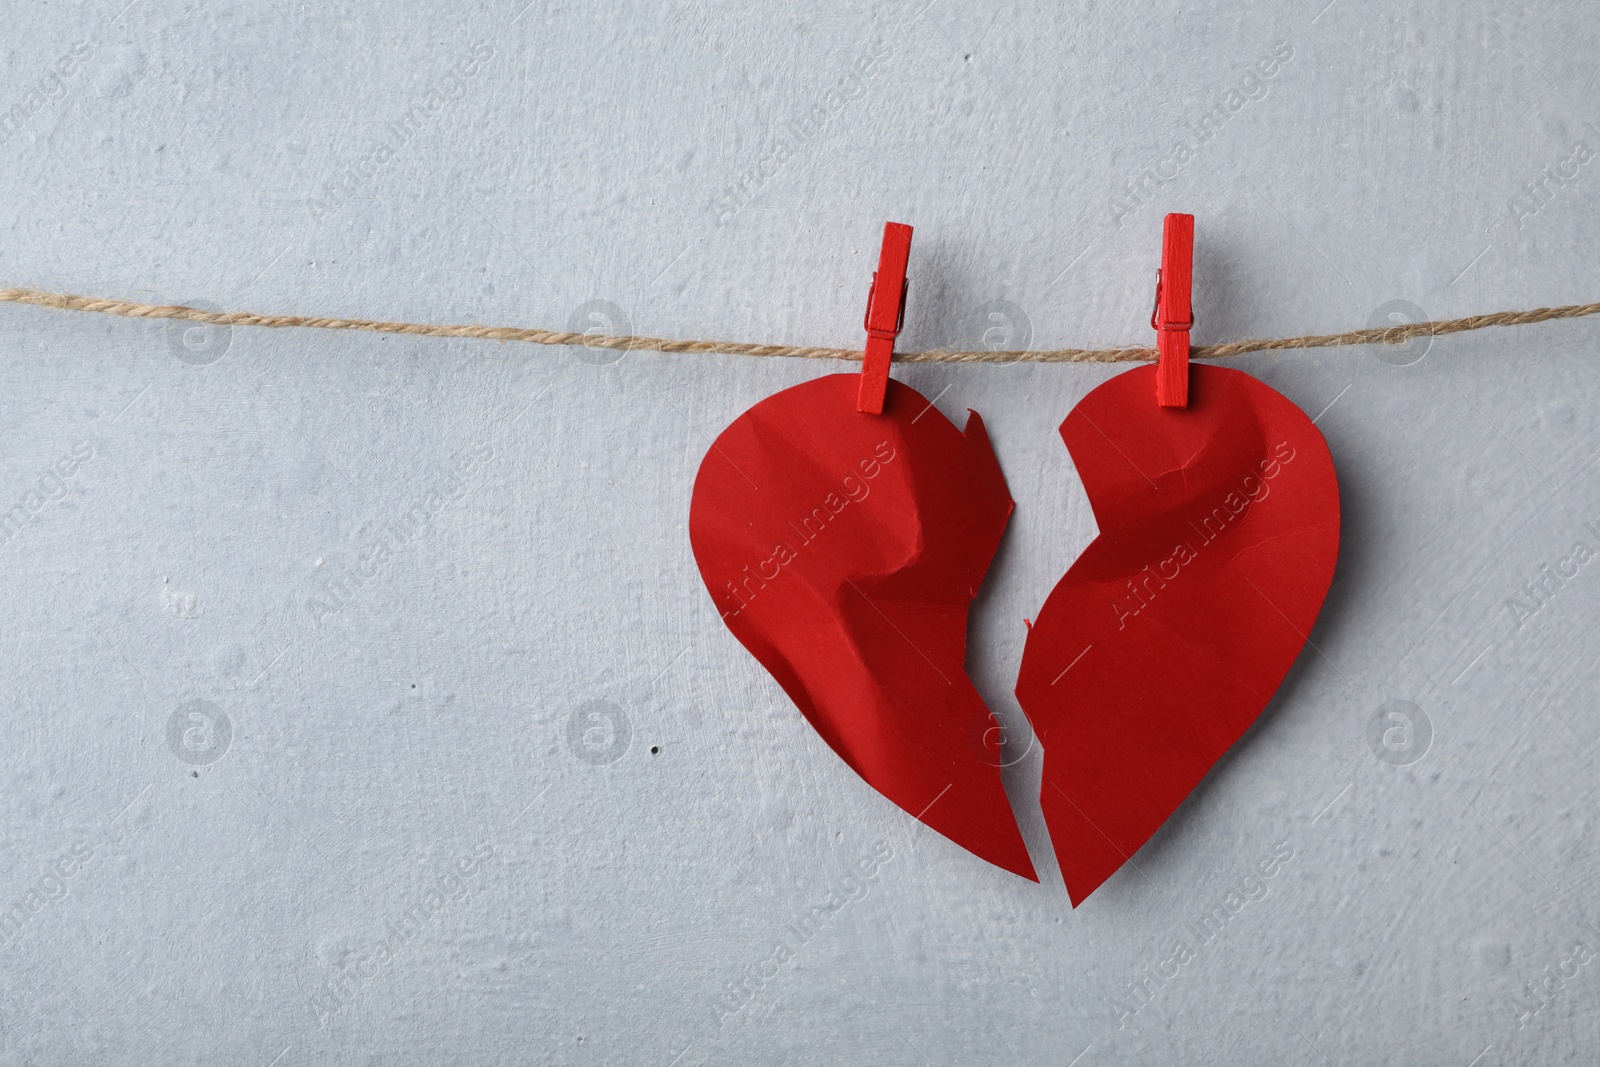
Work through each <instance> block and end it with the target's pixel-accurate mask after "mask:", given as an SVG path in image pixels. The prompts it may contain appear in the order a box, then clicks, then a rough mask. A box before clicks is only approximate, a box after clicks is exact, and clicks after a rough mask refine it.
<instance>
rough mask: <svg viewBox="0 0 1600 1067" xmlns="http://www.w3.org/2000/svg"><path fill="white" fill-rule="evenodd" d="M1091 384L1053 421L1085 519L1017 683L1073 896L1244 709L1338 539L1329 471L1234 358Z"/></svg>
mask: <svg viewBox="0 0 1600 1067" xmlns="http://www.w3.org/2000/svg"><path fill="white" fill-rule="evenodd" d="M1155 384H1156V368H1155V367H1153V366H1152V367H1142V368H1140V369H1138V370H1134V371H1129V372H1127V373H1126V374H1120V375H1118V376H1117V377H1115V378H1113V379H1111V380H1110V381H1108V382H1106V383H1105V384H1104V385H1101V386H1099V387H1098V388H1096V389H1095V390H1093V391H1092V392H1091V393H1089V395H1088V396H1086V397H1084V398H1083V400H1082V401H1081V402H1080V403H1079V404H1078V406H1077V407H1075V408H1073V410H1072V413H1071V414H1069V415H1068V416H1067V419H1066V421H1065V422H1063V423H1062V424H1061V436H1062V438H1063V439H1064V440H1065V441H1066V444H1067V450H1068V451H1069V452H1070V453H1071V454H1072V458H1073V460H1074V461H1075V462H1076V464H1077V468H1078V473H1079V475H1080V476H1081V477H1082V479H1083V485H1084V489H1085V490H1086V491H1087V492H1088V495H1089V502H1090V505H1091V506H1092V507H1093V509H1094V515H1095V520H1096V521H1097V522H1098V523H1099V526H1100V535H1099V536H1098V537H1097V538H1095V540H1094V541H1093V543H1091V544H1090V545H1089V547H1088V548H1087V549H1085V550H1084V552H1083V555H1081V556H1079V557H1078V559H1077V561H1076V562H1074V563H1073V565H1072V567H1071V569H1070V570H1068V571H1067V573H1066V576H1065V577H1063V578H1062V579H1061V581H1060V582H1059V583H1057V585H1056V587H1055V589H1054V590H1052V591H1051V593H1050V597H1049V599H1048V600H1046V601H1045V604H1044V607H1043V608H1042V609H1041V610H1040V612H1039V619H1038V621H1037V622H1036V623H1034V625H1033V627H1032V628H1031V630H1030V631H1029V634H1028V639H1027V644H1026V645H1025V647H1024V649H1023V655H1022V670H1021V673H1020V675H1019V677H1018V679H1017V699H1018V701H1020V702H1021V704H1022V708H1023V710H1024V711H1025V712H1027V715H1028V719H1029V721H1030V722H1031V723H1032V724H1033V728H1034V730H1035V732H1036V733H1037V734H1038V737H1039V740H1040V743H1041V745H1042V746H1043V748H1044V778H1043V783H1042V785H1041V787H1040V802H1041V804H1042V806H1043V809H1044V816H1045V822H1046V823H1047V825H1048V826H1049V828H1050V837H1051V841H1052V843H1053V845H1054V847H1055V850H1056V858H1057V860H1058V861H1059V863H1060V865H1061V872H1062V876H1063V877H1064V878H1065V880H1066V883H1067V891H1068V895H1069V896H1070V897H1071V898H1072V903H1073V906H1074V907H1076V906H1077V905H1078V904H1079V903H1080V902H1082V901H1083V899H1084V898H1085V897H1087V896H1088V895H1089V894H1090V893H1092V892H1094V890H1095V889H1096V888H1098V887H1099V886H1100V884H1101V883H1102V882H1104V881H1105V880H1106V879H1107V878H1109V877H1110V876H1111V875H1112V874H1113V873H1114V872H1115V871H1116V870H1117V869H1118V868H1119V867H1121V866H1122V864H1123V863H1124V862H1126V861H1127V860H1128V859H1129V857H1131V856H1132V855H1133V854H1134V853H1135V852H1137V851H1138V850H1139V848H1140V847H1141V846H1142V845H1143V844H1144V843H1145V842H1146V841H1147V840H1149V838H1150V835H1151V834H1153V833H1155V831H1156V830H1157V829H1158V828H1159V827H1160V826H1161V824H1162V823H1163V822H1165V821H1166V819H1167V817H1168V816H1169V815H1171V814H1172V812H1173V811H1174V810H1176V809H1177V807H1178V805H1179V804H1181V803H1182V802H1183V799H1184V798H1185V797H1186V796H1188V795H1189V792H1190V791H1191V790H1192V789H1193V788H1194V787H1195V786H1196V785H1197V784H1198V783H1199V781H1200V779H1201V778H1203V777H1204V776H1205V774H1206V772H1207V771H1209V770H1210V769H1211V766H1212V765H1213V764H1214V763H1216V761H1217V760H1218V759H1219V758H1221V756H1222V754H1223V753H1224V752H1226V751H1227V750H1228V748H1229V747H1230V746H1231V745H1232V744H1233V743H1234V742H1235V741H1237V740H1238V739H1239V737H1240V736H1241V735H1242V734H1243V733H1244V732H1245V730H1247V729H1248V728H1249V727H1250V724H1251V723H1253V722H1255V720H1256V717H1257V716H1258V715H1259V714H1260V713H1261V711H1262V709H1263V708H1265V707H1266V705H1267V702H1268V701H1269V700H1271V699H1272V694H1273V692H1274V691H1275V690H1276V689H1277V688H1278V685H1279V683H1280V682H1282V681H1283V677H1284V675H1285V674H1286V673H1287V672H1288V670H1289V667H1290V665H1291V664H1292V663H1293V662H1294V660H1295V657H1296V656H1298V655H1299V654H1300V650H1301V646H1303V645H1304V644H1305V643H1306V641H1307V638H1308V635H1309V634H1310V632H1311V627H1312V624H1313V623H1314V622H1315V621H1316V618H1317V613H1318V611H1320V610H1321V608H1322V601H1323V598H1324V596H1326V595H1327V591H1328V584H1329V583H1330V582H1331V581H1332V580H1333V567H1334V562H1335V559H1336V558H1337V556H1338V553H1339V486H1338V482H1337V481H1336V479H1335V477H1334V471H1333V459H1332V457H1330V456H1329V454H1328V446H1327V443H1326V442H1325V441H1324V440H1323V438H1322V434H1321V433H1320V432H1318V430H1317V428H1316V427H1315V426H1313V425H1312V423H1311V420H1310V419H1308V418H1306V416H1305V414H1304V413H1303V412H1302V411H1301V410H1300V409H1299V408H1297V407H1295V406H1294V404H1292V403H1290V402H1289V401H1288V400H1287V399H1286V398H1285V397H1283V396H1281V395H1280V394H1279V393H1277V392H1275V391H1274V390H1273V389H1271V388H1269V387H1268V386H1267V385H1266V384H1264V383H1263V382H1260V381H1258V380H1257V379H1255V378H1252V377H1250V376H1249V375H1247V374H1242V373H1240V372H1239V371H1233V370H1227V369H1224V368H1221V367H1213V366H1204V365H1195V366H1193V367H1191V368H1190V382H1189V390H1190V391H1189V406H1188V407H1187V408H1161V407H1157V406H1156V401H1155Z"/></svg>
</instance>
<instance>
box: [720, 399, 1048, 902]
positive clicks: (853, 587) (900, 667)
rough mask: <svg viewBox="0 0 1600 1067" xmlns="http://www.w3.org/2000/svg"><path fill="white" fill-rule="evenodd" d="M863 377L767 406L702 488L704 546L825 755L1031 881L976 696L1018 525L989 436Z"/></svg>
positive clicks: (746, 636)
mask: <svg viewBox="0 0 1600 1067" xmlns="http://www.w3.org/2000/svg"><path fill="white" fill-rule="evenodd" d="M859 382H860V376H859V375H856V374H835V375H830V376H828V377H824V378H818V379H816V380H814V381H809V382H806V383H804V384H802V385H797V386H794V387H793V388H791V389H785V390H784V391H783V392H781V393H778V394H776V395H774V396H770V397H768V398H767V399H765V400H763V401H761V403H759V404H757V405H755V406H754V407H753V408H751V409H750V410H749V411H746V412H745V413H744V414H743V415H741V416H739V418H737V419H735V420H734V422H733V424H732V425H730V426H729V427H728V428H727V429H726V430H724V431H723V432H722V435H721V436H720V437H718V438H717V440H716V442H715V443H713V444H712V446H711V451H710V452H708V453H707V454H706V458H705V460H704V461H703V462H702V463H701V465H700V473H699V475H698V476H697V477H696V478H695V484H694V500H693V503H692V504H691V505H690V509H689V539H690V542H691V544H692V546H693V548H694V557H695V561H696V562H697V563H698V564H699V566H700V574H701V576H702V577H703V578H704V579H705V583H706V588H707V589H709V590H710V591H711V599H712V600H713V601H714V602H715V604H716V607H717V610H718V611H719V612H720V613H721V614H722V619H723V622H725V623H726V624H727V626H728V629H730V630H732V631H733V635H734V636H735V637H737V638H738V639H739V642H740V644H742V645H744V647H745V648H746V649H748V650H749V651H750V653H751V655H753V656H755V658H756V659H757V660H759V661H760V662H761V665H762V666H763V667H765V668H766V669H767V670H768V671H769V672H770V673H771V674H772V676H773V678H775V679H776V680H777V682H778V684H779V685H781V686H782V687H783V689H784V692H786V693H788V694H789V697H790V699H792V700H793V701H794V702H795V704H796V705H798V706H799V708H800V711H801V712H802V713H803V714H804V715H805V717H806V719H807V720H809V721H810V723H811V725H812V726H813V727H814V728H815V729H816V731H817V733H819V734H821V735H822V738H823V740H825V741H827V743H828V744H829V745H830V746H831V747H832V748H833V750H834V751H835V752H837V753H838V754H839V755H840V756H841V757H842V758H843V759H844V761H845V762H846V763H848V764H849V765H850V766H851V767H852V768H854V770H855V771H856V773H857V774H859V775H861V777H862V778H865V779H866V780H867V782H868V783H870V784H871V785H872V787H873V788H875V789H876V790H878V792H880V793H882V794H883V795H884V796H886V797H888V798H889V799H890V800H892V801H894V802H895V803H896V804H898V805H899V806H900V807H901V808H903V809H905V810H906V811H907V812H909V813H911V814H912V815H913V816H915V817H916V818H918V819H920V820H922V822H924V823H926V824H927V825H928V826H930V827H932V828H933V829H935V830H937V831H938V832H939V833H941V834H943V835H944V836H946V837H948V838H949V839H950V840H952V841H954V842H955V843H956V844H958V845H961V846H962V847H964V848H966V849H968V850H970V851H972V852H974V853H976V854H977V855H979V856H982V857H983V858H984V859H986V860H988V861H990V862H991V863H994V864H997V865H999V866H1001V867H1004V868H1005V869H1006V870H1008V871H1013V872H1015V873H1017V874H1020V875H1022V876H1023V877H1025V878H1034V879H1035V880H1037V878H1036V876H1035V875H1034V872H1033V864H1032V863H1031V862H1030V861H1029V859H1028V850H1027V847H1026V846H1025V845H1024V844H1023V841H1022V834H1021V832H1020V831H1019V830H1018V829H1017V824H1016V821H1015V818H1014V817H1013V815H1012V812H1011V804H1010V802H1009V801H1008V800H1007V799H1006V794H1005V790H1004V789H1003V788H1002V786H1001V782H1000V771H999V768H998V767H997V766H995V762H996V761H994V760H993V759H988V758H985V755H986V754H985V752H984V750H983V745H982V740H983V739H984V737H985V736H986V734H987V733H988V732H989V729H990V728H991V727H993V725H994V720H993V718H992V717H991V716H990V713H989V709H988V708H987V707H985V706H984V703H983V700H982V698H981V697H979V696H978V692H977V690H976V689H974V688H973V685H972V682H971V681H970V680H969V679H968V678H967V674H966V668H965V659H966V644H967V607H968V605H969V604H970V603H971V601H972V598H973V597H974V596H976V595H977V590H978V586H979V585H980V584H981V583H982V581H983V576H984V574H985V573H986V572H987V571H988V569H989V562H990V560H991V559H993V557H994V553H995V549H996V548H997V547H998V546H999V544H1000V535H1001V533H1002V532H1003V531H1004V530H1005V526H1006V521H1007V520H1008V519H1009V518H1010V516H1011V508H1012V503H1011V495H1010V493H1009V492H1007V490H1006V483H1005V479H1004V478H1003V477H1002V476H1001V474H1000V465H999V463H998V462H997V461H996V459H995V456H994V450H993V449H992V448H991V447H990V445H989V437H988V434H987V433H985V432H984V428H983V420H982V419H980V418H979V417H978V416H977V415H976V414H975V413H970V412H969V417H968V420H967V427H966V430H965V432H963V431H961V430H958V429H957V428H956V427H955V425H954V424H953V423H952V422H950V420H949V419H947V418H945V417H944V416H943V415H941V414H940V413H939V411H938V410H937V409H936V408H934V406H933V405H932V404H931V403H929V402H928V401H927V400H926V399H924V398H923V396H922V395H921V394H920V393H918V392H917V391H916V390H914V389H911V388H909V387H907V386H905V385H902V384H900V383H898V382H893V381H891V382H890V383H889V391H888V394H887V397H886V399H885V402H884V408H883V414H881V415H867V414H862V413H861V412H859V411H857V410H856V393H857V389H858V386H859Z"/></svg>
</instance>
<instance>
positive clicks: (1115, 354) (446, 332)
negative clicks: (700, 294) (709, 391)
mask: <svg viewBox="0 0 1600 1067" xmlns="http://www.w3.org/2000/svg"><path fill="white" fill-rule="evenodd" d="M0 302H6V303H13V304H32V305H33V306H35V307H42V308H52V309H54V310H57V311H91V312H95V313H97V314H101V315H121V316H123V317H125V318H130V319H186V320H188V321H190V322H198V323H204V324H206V325H210V326H269V327H285V326H295V327H301V328H305V329H315V330H362V331H366V332H369V333H397V334H405V335H408V336H412V337H470V338H478V339H482V340H489V341H522V342H526V343H528V344H536V345H581V346H583V347H585V348H609V349H615V350H620V351H624V352H633V351H648V352H683V353H692V354H697V355H735V356H786V357H789V358H791V359H839V360H855V361H857V362H859V361H860V360H861V351H860V349H854V348H812V347H806V346H799V345H759V344H746V343H744V342H741V341H695V340H672V339H669V338H664V337H633V336H612V335H607V334H596V333H571V332H567V331H560V330H534V329H527V328H523V327H519V326H473V325H466V324H462V325H442V326H441V325H433V324H429V323H421V322H380V321H375V320H372V319H332V318H319V317H316V316H309V315H258V314H256V313H255V312H253V311H202V310H201V309H199V308H192V307H183V306H161V305H156V304H138V303H134V302H133V301H131V300H101V299H97V298H95V297H89V296H76V295H73V294H71V293H46V292H41V291H39V290H37V289H3V290H0ZM1597 312H1600V303H1594V304H1568V305H1565V306H1563V307H1544V308H1533V309H1532V310H1529V311H1497V312H1494V313H1492V314H1488V315H1470V316H1468V317H1466V318H1462V319H1439V320H1434V321H1430V322H1410V323H1404V324H1402V325H1398V326H1388V327H1375V328H1372V329H1366V330H1349V331H1347V332H1345V333H1326V334H1308V335H1305V336H1301V337H1283V338H1276V339H1262V338H1257V339H1251V340H1245V341H1229V342H1227V343H1226V344H1216V345H1196V346H1195V347H1194V348H1192V349H1191V350H1190V355H1192V356H1193V357H1194V358H1196V359H1227V358H1229V357H1231V356H1242V355H1244V354H1245V353H1247V352H1276V351H1281V350H1284V349H1290V348H1335V347H1338V346H1341V345H1370V344H1390V345H1396V344H1404V343H1405V342H1407V341H1411V340H1414V339H1416V338H1418V337H1443V336H1445V335H1447V334H1452V333H1465V332H1467V331H1469V330H1482V329H1485V328H1487V327H1490V326H1526V325H1530V324H1532V323H1535V322H1550V321H1552V320H1555V319H1576V318H1582V317H1584V316H1586V315H1593V314H1595V313H1597ZM1156 357H1157V353H1156V350H1155V349H1153V348H1141V347H1126V348H1053V349H1045V350H1039V351H1020V352H1018V351H998V352H996V351H988V350H983V351H976V352H961V351H954V350H951V349H943V348H935V349H929V350H928V351H925V352H896V353H895V355H894V358H895V361H896V362H899V363H1139V362H1150V361H1153V360H1155V359H1156Z"/></svg>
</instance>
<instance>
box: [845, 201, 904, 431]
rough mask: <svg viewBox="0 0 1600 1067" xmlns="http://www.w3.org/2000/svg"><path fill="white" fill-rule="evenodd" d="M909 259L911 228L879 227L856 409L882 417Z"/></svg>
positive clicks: (901, 225) (900, 225) (889, 224)
mask: <svg viewBox="0 0 1600 1067" xmlns="http://www.w3.org/2000/svg"><path fill="white" fill-rule="evenodd" d="M910 258H911V227H910V226H907V225H906V224H905V223H902V222H886V223H884V224H883V251H881V252H879V253H878V271H877V273H876V274H874V275H873V276H872V288H871V289H870V290H869V291H868V292H867V323H866V325H867V348H866V351H865V352H864V353H862V357H861V391H860V393H858V394H857V396H856V410H857V411H865V412H866V413H867V414H869V415H881V414H883V394H884V392H885V390H887V389H888V388H889V361H890V360H891V359H892V358H893V357H894V339H895V337H896V336H897V335H898V334H899V333H900V326H901V324H902V323H903V322H905V317H906V262H907V261H908V260H909V259H910Z"/></svg>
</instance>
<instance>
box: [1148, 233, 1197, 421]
mask: <svg viewBox="0 0 1600 1067" xmlns="http://www.w3.org/2000/svg"><path fill="white" fill-rule="evenodd" d="M1193 278H1194V216H1193V215H1168V216H1167V221H1166V225H1165V226H1164V227H1163V228H1162V234H1161V270H1160V272H1159V273H1157V274H1156V306H1155V309H1154V310H1153V311H1151V312H1150V325H1151V326H1153V327H1155V330H1156V345H1157V347H1158V348H1159V350H1160V353H1161V358H1160V361H1159V362H1158V363H1157V364H1156V403H1157V404H1159V405H1161V406H1162V407H1164V408H1185V407H1188V406H1189V329H1190V327H1192V326H1193V325H1194V308H1193V305H1191V304H1190V302H1189V288H1190V284H1191V282H1192V280H1193Z"/></svg>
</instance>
